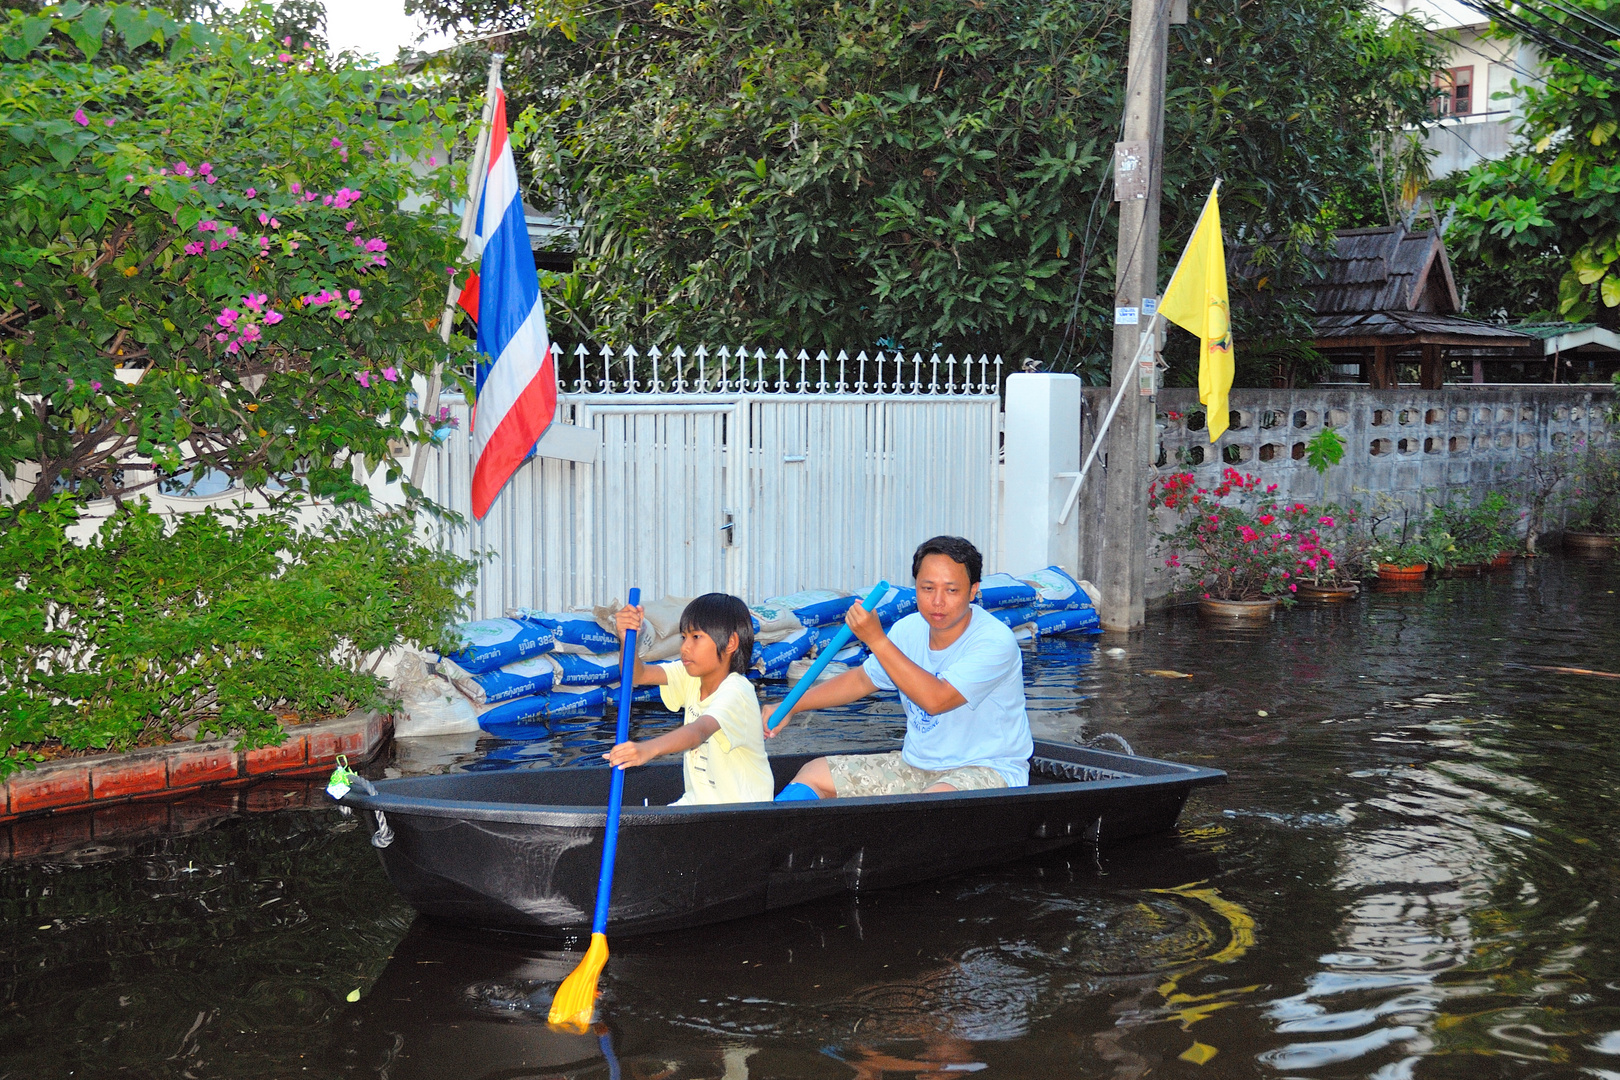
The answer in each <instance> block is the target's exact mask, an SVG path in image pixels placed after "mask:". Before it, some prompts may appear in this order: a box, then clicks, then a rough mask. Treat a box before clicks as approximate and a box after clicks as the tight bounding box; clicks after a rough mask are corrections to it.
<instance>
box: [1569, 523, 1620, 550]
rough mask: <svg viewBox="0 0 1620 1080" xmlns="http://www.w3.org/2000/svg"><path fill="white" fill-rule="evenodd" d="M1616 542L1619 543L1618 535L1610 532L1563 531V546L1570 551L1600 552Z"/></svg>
mask: <svg viewBox="0 0 1620 1080" xmlns="http://www.w3.org/2000/svg"><path fill="white" fill-rule="evenodd" d="M1617 543H1620V536H1614V535H1611V534H1610V533H1595V532H1577V531H1575V530H1574V529H1571V530H1569V531H1568V532H1566V533H1564V546H1565V547H1567V548H1569V550H1571V551H1585V552H1591V553H1594V554H1601V553H1603V552H1606V551H1611V550H1613V549H1614V545H1615V544H1617Z"/></svg>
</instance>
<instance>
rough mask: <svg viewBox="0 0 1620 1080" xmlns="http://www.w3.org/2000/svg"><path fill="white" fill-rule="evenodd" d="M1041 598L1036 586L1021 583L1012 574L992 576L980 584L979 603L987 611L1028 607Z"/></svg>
mask: <svg viewBox="0 0 1620 1080" xmlns="http://www.w3.org/2000/svg"><path fill="white" fill-rule="evenodd" d="M1039 598H1040V594H1039V593H1038V592H1036V591H1035V586H1033V585H1031V584H1029V583H1028V582H1024V581H1019V580H1018V579H1017V578H1015V577H1013V576H1012V575H1011V574H990V575H988V576H986V577H985V578H984V579H983V580H981V581H980V582H979V603H981V604H983V605H984V606H985V608H986V610H989V611H994V610H995V609H996V608H1009V607H1028V606H1030V605H1032V604H1034V603H1035V601H1036V600H1037V599H1039Z"/></svg>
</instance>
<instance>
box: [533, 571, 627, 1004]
mask: <svg viewBox="0 0 1620 1080" xmlns="http://www.w3.org/2000/svg"><path fill="white" fill-rule="evenodd" d="M640 603H641V590H640V589H631V590H630V606H631V607H635V606H637V605H638V604H640ZM619 658H620V659H619V728H618V732H617V734H616V735H615V737H614V740H613V745H615V746H617V745H619V744H620V743H622V742H629V741H630V702H631V699H632V698H633V697H634V696H635V691H636V688H635V685H634V684H633V683H632V682H631V677H632V676H634V675H635V673H636V632H635V631H634V630H626V631H625V632H624V646H623V647H622V648H621V649H620V650H619ZM610 771H611V772H612V773H613V776H612V778H611V779H610V780H609V781H608V808H607V830H606V831H605V832H604V833H603V834H602V870H601V873H600V874H599V875H598V876H597V879H596V915H595V918H593V919H592V920H591V946H590V948H589V949H586V950H585V959H583V960H581V961H580V962H579V966H578V967H577V968H575V969H574V972H573V974H571V975H569V976H568V978H566V979H564V980H563V983H562V985H561V986H559V987H557V996H556V997H554V998H552V999H551V1015H550V1017H549V1018H548V1019H549V1020H550V1021H551V1022H552V1023H553V1024H561V1025H564V1026H566V1027H570V1028H574V1029H575V1030H578V1031H584V1030H585V1029H586V1028H588V1027H590V1024H591V1014H592V1013H594V1012H595V1011H596V980H597V979H598V978H599V977H600V976H601V974H602V968H603V966H604V965H606V964H607V958H608V947H607V920H608V900H609V899H610V898H611V897H612V896H613V856H614V855H615V854H616V853H617V852H618V849H619V807H620V805H621V804H623V802H624V770H623V769H618V768H614V769H611V770H610Z"/></svg>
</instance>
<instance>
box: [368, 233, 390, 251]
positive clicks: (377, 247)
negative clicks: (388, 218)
mask: <svg viewBox="0 0 1620 1080" xmlns="http://www.w3.org/2000/svg"><path fill="white" fill-rule="evenodd" d="M366 250H367V251H387V250H388V241H386V240H384V239H383V238H382V237H380V236H374V237H372V238H371V239H370V240H367V241H366Z"/></svg>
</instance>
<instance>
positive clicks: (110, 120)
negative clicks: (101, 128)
mask: <svg viewBox="0 0 1620 1080" xmlns="http://www.w3.org/2000/svg"><path fill="white" fill-rule="evenodd" d="M102 123H103V124H106V125H107V126H108V127H112V126H113V118H112V117H110V116H109V117H107V119H105V120H103V121H102Z"/></svg>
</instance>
